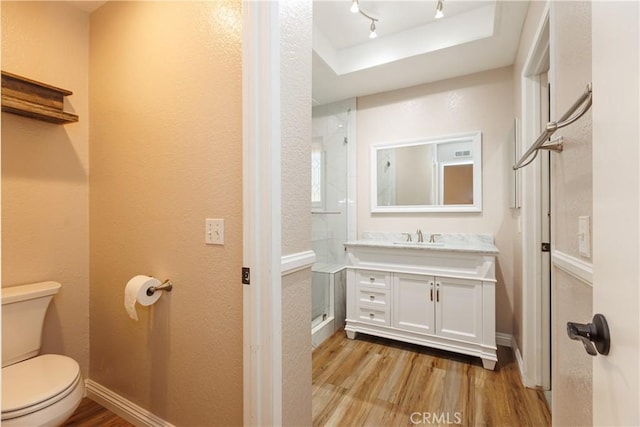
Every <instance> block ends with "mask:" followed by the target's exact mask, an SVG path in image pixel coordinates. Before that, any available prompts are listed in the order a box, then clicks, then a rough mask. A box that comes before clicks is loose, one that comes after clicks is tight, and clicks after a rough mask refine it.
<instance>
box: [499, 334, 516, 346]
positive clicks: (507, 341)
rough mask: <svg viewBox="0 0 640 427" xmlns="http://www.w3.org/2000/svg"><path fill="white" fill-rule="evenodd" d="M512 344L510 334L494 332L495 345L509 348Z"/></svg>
mask: <svg viewBox="0 0 640 427" xmlns="http://www.w3.org/2000/svg"><path fill="white" fill-rule="evenodd" d="M512 343H513V336H512V335H511V334H505V333H504V332H496V345H501V346H503V347H511V346H512Z"/></svg>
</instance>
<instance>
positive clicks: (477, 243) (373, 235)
mask: <svg viewBox="0 0 640 427" xmlns="http://www.w3.org/2000/svg"><path fill="white" fill-rule="evenodd" d="M432 234H435V236H434V240H435V242H434V243H429V240H430V237H431V235H432ZM423 236H424V243H418V237H417V234H416V233H412V234H411V240H412V241H411V242H407V235H406V234H405V233H383V232H363V233H362V238H361V239H359V240H353V241H349V242H346V243H345V244H344V245H345V246H347V247H349V246H354V247H358V246H360V247H378V248H403V249H405V248H407V249H416V250H428V251H443V252H447V251H448V252H469V253H480V254H490V255H496V254H498V253H499V251H498V248H497V247H496V246H495V245H494V239H493V236H492V235H490V234H465V233H430V232H423Z"/></svg>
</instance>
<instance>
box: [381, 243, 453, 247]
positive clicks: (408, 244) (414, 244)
mask: <svg viewBox="0 0 640 427" xmlns="http://www.w3.org/2000/svg"><path fill="white" fill-rule="evenodd" d="M393 244H394V245H403V246H424V247H427V248H435V247H440V246H444V242H393Z"/></svg>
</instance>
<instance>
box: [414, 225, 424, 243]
mask: <svg viewBox="0 0 640 427" xmlns="http://www.w3.org/2000/svg"><path fill="white" fill-rule="evenodd" d="M416 233H417V234H418V243H423V242H424V236H423V235H422V230H420V229H419V228H418V229H417V230H416Z"/></svg>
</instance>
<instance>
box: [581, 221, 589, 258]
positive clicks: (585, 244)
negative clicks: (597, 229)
mask: <svg viewBox="0 0 640 427" xmlns="http://www.w3.org/2000/svg"><path fill="white" fill-rule="evenodd" d="M590 219H591V218H590V217H588V216H579V217H578V252H579V253H580V255H582V256H583V257H587V258H589V257H591V221H590Z"/></svg>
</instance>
